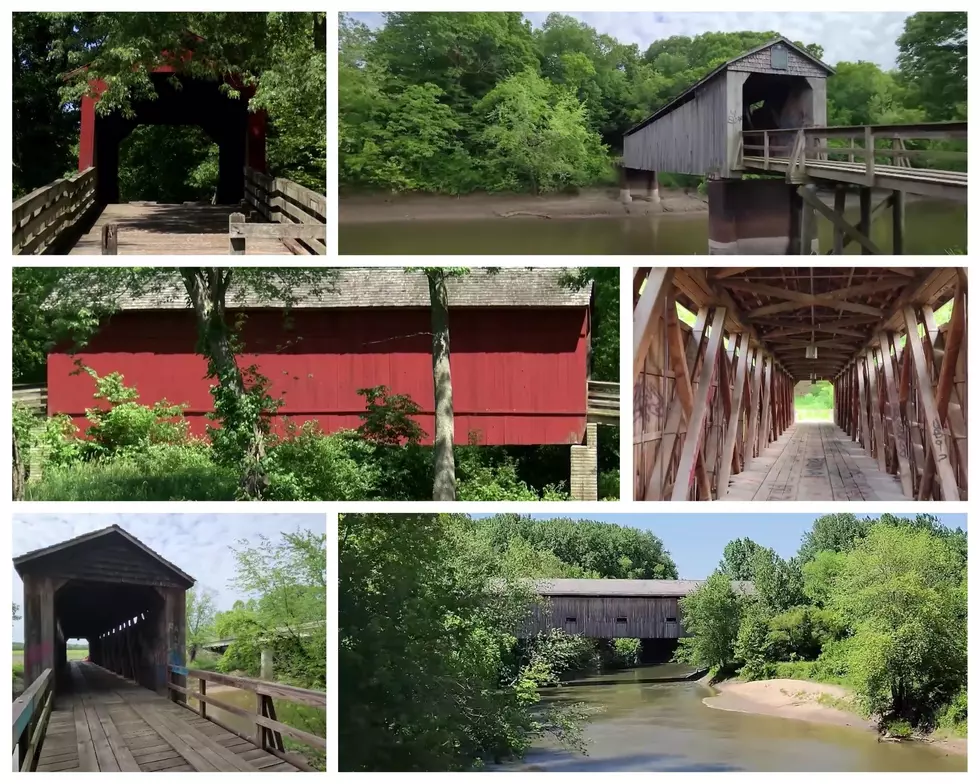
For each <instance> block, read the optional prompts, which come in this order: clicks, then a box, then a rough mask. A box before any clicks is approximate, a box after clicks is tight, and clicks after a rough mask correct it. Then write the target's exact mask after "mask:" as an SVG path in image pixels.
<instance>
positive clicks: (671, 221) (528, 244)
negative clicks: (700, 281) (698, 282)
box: [338, 200, 966, 255]
mask: <svg viewBox="0 0 980 784" xmlns="http://www.w3.org/2000/svg"><path fill="white" fill-rule="evenodd" d="M848 217H849V219H850V220H851V222H852V223H857V214H856V212H854V211H853V210H850V209H849V210H848ZM875 218H876V219H875V222H874V224H873V228H872V239H874V241H875V243H877V244H878V246H879V247H880V248H882V250H883V251H885V252H886V253H888V252H890V251H891V213H890V212H889V211H888V209H885V210H884V213H883V214H882V213H879V215H876V216H875ZM819 223H820V249H821V252H823V253H825V252H826V251H827V250H829V249H830V247H831V245H832V242H833V238H832V236H831V227H830V224H829V223H828V222H827V221H826V220H824V219H823V218H820V221H819ZM905 227H906V236H905V252H906V254H942V253H946V252H947V251H948V250H950V249H953V248H960V249H965V248H966V206H965V205H962V204H954V203H953V202H948V201H925V200H922V201H911V200H910V201H909V202H908V203H907V204H906V212H905ZM338 231H339V247H340V252H341V253H344V254H359V253H376V254H399V253H402V254H430V253H434V254H438V253H458V254H527V255H538V254H571V255H576V254H648V253H653V254H676V255H696V254H706V253H707V252H708V213H707V212H705V211H701V212H688V213H660V214H657V215H642V216H640V215H638V216H628V217H622V216H615V217H596V218H560V219H556V220H542V219H540V218H499V217H492V218H481V219H474V220H470V219H446V220H425V219H419V220H400V221H390V222H389V221H381V222H377V221H372V222H365V223H356V222H355V223H342V224H341V225H340V227H339V229H338ZM858 250H859V249H858V246H857V243H851V244H850V245H848V247H847V252H848V253H857V252H858Z"/></svg>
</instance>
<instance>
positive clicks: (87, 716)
mask: <svg viewBox="0 0 980 784" xmlns="http://www.w3.org/2000/svg"><path fill="white" fill-rule="evenodd" d="M70 666H71V688H70V689H67V688H66V689H65V690H64V691H63V692H62V693H59V694H58V695H57V697H56V699H55V705H54V708H53V710H52V711H51V720H50V722H49V724H48V730H47V732H46V733H45V736H44V744H43V745H42V747H41V754H40V758H39V759H38V766H37V769H38V770H39V771H59V770H78V771H103V770H113V771H129V772H136V771H143V770H147V771H150V770H166V771H185V770H207V771H233V770H237V771H242V772H245V771H263V772H266V771H276V772H282V771H297V770H298V768H296V767H295V766H294V765H291V764H289V763H288V762H283V761H282V760H281V759H279V758H278V757H276V756H273V755H272V754H269V753H268V752H266V751H263V750H262V749H260V748H258V747H257V746H255V745H254V744H253V743H251V742H250V741H247V740H243V739H242V738H240V737H238V736H237V735H234V734H232V733H230V732H227V731H226V730H224V729H223V728H221V727H219V726H218V725H217V724H214V723H213V722H210V721H208V720H207V719H202V718H201V717H200V716H196V715H195V714H194V713H192V712H191V711H189V710H187V709H186V708H182V707H180V706H179V705H177V704H175V703H173V702H171V701H170V700H168V699H166V698H164V697H161V696H160V695H158V694H156V693H155V692H152V691H150V690H149V689H144V688H143V687H142V686H137V685H136V684H135V683H132V682H131V681H127V680H124V679H123V678H120V677H119V676H118V675H114V674H113V673H111V672H108V671H107V670H104V669H102V668H101V667H99V666H97V665H95V664H91V663H88V662H70Z"/></svg>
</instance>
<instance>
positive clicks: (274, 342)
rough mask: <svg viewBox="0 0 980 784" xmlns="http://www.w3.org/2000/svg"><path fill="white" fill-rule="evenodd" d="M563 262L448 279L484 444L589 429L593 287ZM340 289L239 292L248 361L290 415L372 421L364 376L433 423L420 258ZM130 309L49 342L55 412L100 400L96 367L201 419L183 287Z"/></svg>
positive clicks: (458, 364)
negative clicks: (62, 342) (73, 343)
mask: <svg viewBox="0 0 980 784" xmlns="http://www.w3.org/2000/svg"><path fill="white" fill-rule="evenodd" d="M561 275H562V272H561V270H556V269H552V270H545V269H538V270H525V269H511V270H500V271H499V272H496V273H494V274H492V275H491V274H489V273H487V272H486V271H482V270H474V271H473V272H472V273H471V274H470V275H468V276H466V277H462V278H459V279H455V280H452V281H451V282H450V283H449V302H450V329H451V340H452V343H451V347H452V359H451V367H452V375H453V393H454V403H455V412H456V442H457V443H459V444H465V443H467V442H468V441H469V440H470V439H471V438H475V440H476V441H477V442H478V443H480V444H486V445H504V444H507V445H514V444H528V445H530V444H579V443H581V442H582V441H583V439H584V437H585V435H586V421H587V417H588V406H587V389H588V383H589V353H590V331H591V306H590V303H591V287H589V288H587V289H583V290H579V291H575V290H572V289H570V288H567V287H564V286H562V285H561V283H560V278H561ZM330 289H331V290H330V291H326V292H324V293H322V294H321V295H320V296H313V295H312V294H310V293H309V292H306V293H304V292H297V293H296V302H295V304H294V306H293V310H292V311H291V312H290V313H289V314H288V317H286V315H285V313H284V310H283V307H282V303H271V304H270V303H259V302H258V301H255V300H253V299H249V298H245V297H242V296H239V295H236V294H234V293H233V292H232V293H230V294H229V297H228V306H229V318H230V320H232V321H234V319H235V318H237V316H238V315H239V314H244V315H245V316H246V317H247V318H246V321H245V324H244V327H243V332H242V342H243V344H244V353H243V354H242V355H241V356H240V357H239V362H240V364H241V366H242V367H247V366H249V365H252V364H253V363H254V364H255V365H257V366H258V369H259V371H260V372H261V373H262V374H263V375H265V376H266V377H268V378H269V379H270V381H271V390H270V392H271V394H272V396H273V397H276V398H278V397H281V398H283V401H284V402H283V405H282V407H281V408H280V409H279V415H278V416H277V417H276V421H275V423H274V427H275V429H276V430H279V431H281V430H282V428H283V424H284V419H286V418H288V419H289V420H290V421H293V422H296V423H300V422H304V421H307V420H315V421H317V422H318V423H319V425H320V427H321V428H322V429H323V430H324V432H327V433H331V432H336V431H337V430H340V429H343V428H354V427H357V426H358V424H360V419H359V416H358V415H359V414H360V413H361V412H363V411H364V399H363V397H361V396H360V395H358V394H357V390H358V389H362V388H366V387H374V386H380V385H385V386H387V387H388V388H389V390H390V391H391V392H392V393H395V394H404V395H409V396H411V398H412V399H413V400H414V401H415V402H416V403H417V404H418V405H419V406H421V408H422V414H421V415H420V416H419V418H418V421H419V424H420V425H421V426H422V428H423V429H424V430H425V431H426V432H427V434H428V439H427V442H429V443H431V436H432V434H433V432H434V429H435V425H434V415H433V409H434V400H433V386H432V357H431V348H432V337H431V331H430V308H429V293H428V286H427V281H426V278H425V276H424V275H423V274H422V273H421V272H406V271H405V270H402V269H399V268H387V269H378V268H370V269H368V268H346V269H338V270H336V274H335V276H334V277H333V278H332V283H331V284H330ZM119 305H120V308H119V310H118V312H116V313H115V314H114V315H112V316H111V317H110V318H109V319H107V320H106V322H105V323H104V324H103V326H102V328H101V329H100V330H99V332H98V334H96V335H95V337H94V338H93V339H92V340H91V341H90V342H89V343H88V345H86V346H85V347H84V348H83V349H82V350H81V351H79V352H78V353H76V354H70V353H69V351H70V347H68V346H66V347H61V348H57V349H55V350H54V351H53V352H52V353H51V354H50V355H49V356H48V403H47V405H48V413H49V414H57V413H64V414H69V415H71V416H72V417H73V418H76V421H77V424H78V425H79V426H82V427H84V426H85V421H84V417H85V409H86V408H92V407H93V405H95V401H94V400H93V397H92V395H93V392H94V391H95V387H94V382H93V380H92V379H91V378H90V377H89V376H88V375H86V374H78V373H76V372H75V371H76V364H75V363H76V360H81V362H82V363H83V364H84V365H86V366H87V367H91V368H92V369H94V370H95V371H96V372H97V373H98V374H99V375H100V376H101V375H105V374H107V373H111V372H113V371H117V372H119V373H122V374H123V376H124V378H125V383H126V384H127V385H128V386H135V387H136V388H137V389H138V390H139V393H140V400H141V401H142V402H144V403H153V402H155V401H158V400H162V399H164V398H165V399H167V400H168V401H170V402H172V403H183V404H186V406H187V409H186V416H187V418H188V419H189V420H190V422H191V426H192V428H193V431H194V432H195V433H198V434H203V433H204V428H205V424H206V421H207V420H206V415H207V413H208V412H209V411H211V409H212V400H211V395H210V393H209V391H208V388H209V386H210V384H211V383H212V382H211V381H210V380H209V379H208V378H207V371H206V362H205V360H204V358H203V357H201V356H200V355H199V354H196V353H195V347H196V345H197V329H196V326H195V322H194V316H193V313H192V312H191V310H190V308H189V306H188V305H187V301H186V297H185V295H184V291H183V287H182V286H181V285H180V283H179V281H176V280H175V285H174V288H173V291H172V292H168V293H163V294H155V295H152V296H147V297H143V298H139V299H126V300H123V301H121V302H120V303H119Z"/></svg>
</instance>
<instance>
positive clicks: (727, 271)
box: [708, 267, 758, 280]
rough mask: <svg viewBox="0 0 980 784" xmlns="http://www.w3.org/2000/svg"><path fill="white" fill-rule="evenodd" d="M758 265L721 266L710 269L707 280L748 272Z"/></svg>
mask: <svg viewBox="0 0 980 784" xmlns="http://www.w3.org/2000/svg"><path fill="white" fill-rule="evenodd" d="M754 269H758V267H721V268H718V269H714V270H712V271H711V274H709V275H708V280H714V279H716V278H731V277H734V276H735V275H741V274H743V273H745V272H750V271H752V270H754Z"/></svg>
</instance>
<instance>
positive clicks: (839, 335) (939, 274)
mask: <svg viewBox="0 0 980 784" xmlns="http://www.w3.org/2000/svg"><path fill="white" fill-rule="evenodd" d="M959 274H960V273H959V272H958V271H957V268H956V267H927V268H921V269H920V268H916V267H708V268H701V269H698V270H687V269H677V270H675V271H674V275H673V286H674V289H675V291H676V294H677V301H678V302H680V303H681V305H683V306H684V307H685V308H687V309H688V310H690V311H692V312H694V313H697V312H698V309H699V308H701V307H706V306H710V305H714V304H719V305H726V306H727V308H728V312H727V314H726V317H725V326H726V329H728V330H729V331H731V332H742V331H744V330H746V329H750V330H752V331H754V332H755V335H756V336H757V338H758V340H759V341H760V342H761V343H763V344H764V345H765V346H766V347H767V348H768V350H769V351H770V352H772V354H773V355H774V356H775V357H776V359H777V360H779V362H780V363H781V365H782V366H783V367H784V368H785V369H786V370H788V371H789V373H790V375H792V376H793V378H795V379H797V380H802V379H807V378H809V377H810V374H811V373H813V374H814V375H816V376H817V377H818V378H833V377H834V376H836V375H837V373H839V372H840V370H841V369H843V368H844V367H845V366H846V365H847V364H848V363H849V362H850V360H851V358H852V357H853V356H854V355H855V354H856V353H857V352H858V351H860V350H862V348H863V347H865V346H866V345H868V344H869V343H870V342H871V340H872V338H874V336H875V335H876V334H877V333H879V332H881V331H882V330H885V331H896V332H903V331H904V330H905V321H904V315H903V308H904V307H905V306H907V305H909V304H914V305H915V306H922V305H929V306H931V307H933V308H937V307H939V306H940V305H942V304H944V303H945V302H947V301H948V300H950V299H951V298H952V297H953V294H954V292H955V288H956V281H957V278H958V276H959ZM810 345H813V346H816V348H817V356H816V357H815V358H812V359H810V358H807V356H806V349H807V346H810Z"/></svg>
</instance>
